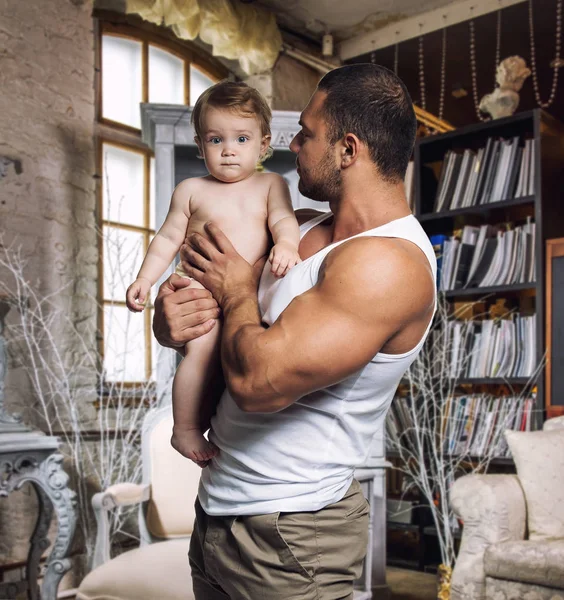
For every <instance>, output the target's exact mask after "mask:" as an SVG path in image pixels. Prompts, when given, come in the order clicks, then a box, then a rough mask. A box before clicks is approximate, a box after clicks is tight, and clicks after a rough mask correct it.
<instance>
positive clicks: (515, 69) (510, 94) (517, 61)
mask: <svg viewBox="0 0 564 600" xmlns="http://www.w3.org/2000/svg"><path fill="white" fill-rule="evenodd" d="M530 74H531V70H530V69H528V68H527V64H526V63H525V61H524V60H523V59H522V58H521V57H520V56H510V57H508V58H506V59H504V60H502V61H501V62H500V63H499V65H498V67H497V71H496V78H495V79H496V81H497V83H498V85H499V87H498V88H496V89H495V90H494V91H493V92H492V93H491V94H486V95H485V96H484V97H483V98H482V100H481V101H480V110H481V111H482V112H486V113H489V114H490V115H491V116H492V118H494V119H499V118H500V117H509V116H511V115H512V114H513V113H514V112H515V110H516V109H517V106H518V105H519V94H518V93H517V92H518V91H519V90H520V89H521V88H522V87H523V82H524V81H525V79H527V77H528V76H529V75H530Z"/></svg>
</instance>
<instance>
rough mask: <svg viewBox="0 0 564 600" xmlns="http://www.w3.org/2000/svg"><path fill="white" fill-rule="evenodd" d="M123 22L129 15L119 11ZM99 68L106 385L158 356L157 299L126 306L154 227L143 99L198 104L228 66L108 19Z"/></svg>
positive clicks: (138, 377) (147, 372)
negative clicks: (140, 308) (135, 308)
mask: <svg viewBox="0 0 564 600" xmlns="http://www.w3.org/2000/svg"><path fill="white" fill-rule="evenodd" d="M120 20H121V21H127V17H123V16H119V18H118V21H120ZM112 21H114V19H112ZM97 66H98V70H99V77H98V90H97V91H98V94H97V124H98V125H97V141H98V159H97V160H98V165H97V169H98V170H97V172H98V174H99V182H100V185H99V197H98V215H99V217H98V218H99V226H100V232H101V236H100V277H99V282H100V283H99V296H100V313H99V322H100V330H101V336H100V344H101V352H102V355H103V357H104V372H105V378H104V379H105V381H104V383H105V384H108V385H115V384H118V385H122V384H123V385H125V386H126V387H133V388H135V387H136V386H138V385H139V384H143V385H144V384H146V383H147V382H148V381H151V379H152V378H153V374H154V373H153V371H154V369H153V367H154V365H155V362H156V361H155V360H154V356H155V352H156V344H155V342H154V341H153V337H152V334H151V320H152V316H153V315H152V313H153V311H152V302H151V303H149V305H148V306H147V308H146V309H145V311H144V312H143V313H139V314H131V313H129V311H128V310H127V307H126V305H125V291H126V289H127V286H128V285H129V284H130V283H131V282H132V281H133V280H134V278H135V275H136V274H137V272H138V270H139V267H140V265H141V261H142V259H143V256H144V255H145V252H146V250H147V247H148V245H149V242H150V241H151V239H152V236H153V235H154V233H155V218H154V215H155V205H154V180H155V173H154V164H153V163H154V160H153V156H152V152H151V150H150V149H149V148H148V147H147V146H146V145H145V144H144V143H143V141H142V139H141V118H140V107H139V105H140V103H142V102H151V103H159V104H186V105H193V104H194V103H195V101H196V99H197V98H198V96H199V95H200V94H201V93H202V92H203V91H204V90H205V89H207V88H208V87H209V86H210V85H212V84H213V83H215V82H216V81H219V80H220V79H222V78H224V77H225V76H226V75H227V71H226V70H225V69H224V68H223V67H222V66H221V65H219V63H216V62H215V61H214V60H213V59H212V58H211V57H206V56H204V55H203V54H202V52H201V51H200V50H199V49H197V48H196V47H194V46H193V45H191V44H189V43H188V42H186V43H184V42H181V41H178V40H176V39H174V38H173V36H172V34H169V32H168V31H167V30H164V29H162V30H161V28H158V27H154V26H150V25H145V26H144V27H142V28H139V27H133V26H132V25H130V24H128V23H127V22H118V23H115V22H110V21H106V20H101V21H99V35H98V52H97ZM153 298H154V295H153Z"/></svg>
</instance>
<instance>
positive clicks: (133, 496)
mask: <svg viewBox="0 0 564 600" xmlns="http://www.w3.org/2000/svg"><path fill="white" fill-rule="evenodd" d="M171 433H172V412H171V409H170V406H167V407H164V408H159V409H156V410H152V411H150V412H149V413H147V416H146V417H145V420H144V422H143V432H142V456H143V484H141V485H138V484H134V483H119V484H116V485H113V486H111V487H109V488H108V489H107V490H105V491H104V492H101V493H99V494H96V495H95V496H94V497H93V498H92V505H93V506H94V510H95V512H96V520H97V525H98V534H97V539H96V549H95V551H94V559H93V564H92V567H93V570H92V571H91V572H90V573H89V574H88V575H87V576H86V578H85V579H84V580H83V581H82V583H81V584H80V587H79V589H78V592H77V596H76V598H77V600H110V599H111V600H180V599H182V600H194V595H193V593H192V581H191V578H190V566H189V564H188V546H189V543H190V534H191V533H192V526H193V524H194V501H195V499H196V494H197V492H198V482H199V480H200V468H199V467H198V466H197V465H195V464H194V463H193V462H192V461H190V460H187V459H185V458H183V457H182V456H181V455H180V454H178V452H176V451H175V450H174V449H173V448H172V446H171V445H170V437H171ZM132 504H139V505H140V508H139V532H140V540H141V545H140V547H139V548H136V549H135V550H130V551H128V552H125V553H123V554H120V555H119V556H117V557H116V558H113V559H111V560H110V543H109V538H108V514H107V513H108V511H109V510H112V509H113V508H115V507H117V506H126V505H132ZM155 542H158V543H155Z"/></svg>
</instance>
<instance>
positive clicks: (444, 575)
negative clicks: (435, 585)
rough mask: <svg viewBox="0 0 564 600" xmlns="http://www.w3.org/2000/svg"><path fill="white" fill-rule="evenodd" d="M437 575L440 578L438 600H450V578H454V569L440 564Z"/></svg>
mask: <svg viewBox="0 0 564 600" xmlns="http://www.w3.org/2000/svg"><path fill="white" fill-rule="evenodd" d="M437 574H438V578H439V589H438V591H437V600H450V578H451V576H452V567H451V566H449V565H445V564H440V565H439V569H438V571H437Z"/></svg>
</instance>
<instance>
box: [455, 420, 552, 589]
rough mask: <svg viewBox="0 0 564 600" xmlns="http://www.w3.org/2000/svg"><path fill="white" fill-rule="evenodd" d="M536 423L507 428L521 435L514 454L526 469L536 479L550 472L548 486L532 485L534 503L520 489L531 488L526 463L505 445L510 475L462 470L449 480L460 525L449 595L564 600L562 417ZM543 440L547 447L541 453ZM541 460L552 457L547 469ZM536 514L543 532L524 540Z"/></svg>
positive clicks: (529, 534) (526, 491)
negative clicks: (512, 466) (536, 426)
mask: <svg viewBox="0 0 564 600" xmlns="http://www.w3.org/2000/svg"><path fill="white" fill-rule="evenodd" d="M543 429H544V432H533V433H526V434H513V435H521V436H524V437H523V438H521V439H522V440H523V442H526V443H523V442H522V443H521V445H522V451H521V455H525V456H526V457H527V459H528V460H529V462H530V465H529V469H531V468H532V469H533V470H536V471H538V472H539V474H540V477H539V479H540V480H542V478H543V477H545V475H544V473H547V472H552V471H554V472H555V473H556V476H555V477H553V478H552V477H548V480H549V485H550V489H549V490H546V492H545V490H544V488H543V487H539V488H538V492H539V495H540V496H541V497H542V500H543V504H542V505H541V506H539V505H537V504H536V503H535V501H534V500H535V499H534V496H533V497H531V494H530V493H529V496H527V493H528V490H530V489H531V488H530V487H528V486H527V483H528V484H529V486H530V485H531V483H530V481H528V479H527V470H526V469H523V467H526V466H527V465H524V464H523V462H524V461H523V456H521V460H520V461H518V460H517V459H518V458H519V456H515V452H514V451H513V450H512V452H513V453H514V458H515V462H516V464H517V471H518V473H519V474H518V475H475V474H474V475H465V476H463V477H461V478H460V479H458V480H457V481H456V482H455V484H454V485H453V487H452V489H451V495H450V503H451V506H452V508H453V510H454V513H455V514H456V516H457V517H459V518H461V519H462V520H463V521H464V531H463V535H462V540H461V544H460V550H459V553H458V558H457V560H456V566H455V568H454V571H453V574H452V589H451V600H523V599H524V600H564V537H563V536H562V531H563V529H564V528H563V525H564V522H563V518H562V517H563V515H564V512H563V510H562V504H561V502H559V498H562V497H564V496H563V494H564V485H563V484H564V472H563V471H562V470H561V469H562V463H563V454H564V453H563V452H562V448H564V417H557V418H553V419H550V420H548V421H546V422H545V424H544V427H543ZM547 432H555V433H557V436H558V437H555V436H554V435H552V434H549V435H550V437H548V438H545V439H546V441H545V442H544V443H540V442H541V441H542V439H543V437H542V436H543V435H544V433H547ZM529 439H530V440H531V441H530V442H529V441H528V440H529ZM543 447H544V448H548V454H545V452H541V450H542V449H543ZM529 457H530V458H529ZM546 461H550V462H551V463H552V464H551V469H548V468H547V464H546ZM520 465H521V471H520V470H519V468H520ZM523 471H524V472H523ZM533 491H534V490H533ZM558 494H560V496H558ZM539 514H541V515H543V517H544V521H545V524H548V526H549V529H550V531H549V535H545V536H543V537H540V536H538V535H537V536H536V537H535V538H533V539H532V536H531V528H532V520H533V519H534V518H535V516H537V517H538V515H539Z"/></svg>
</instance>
